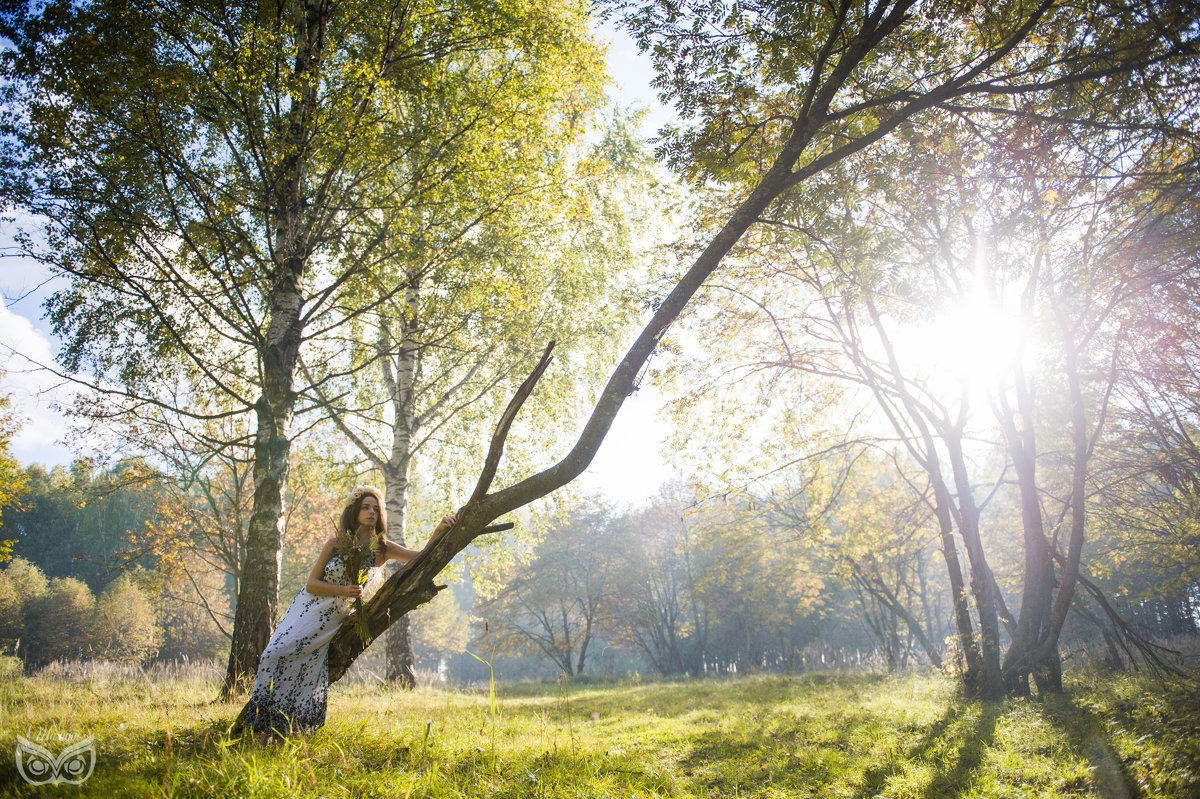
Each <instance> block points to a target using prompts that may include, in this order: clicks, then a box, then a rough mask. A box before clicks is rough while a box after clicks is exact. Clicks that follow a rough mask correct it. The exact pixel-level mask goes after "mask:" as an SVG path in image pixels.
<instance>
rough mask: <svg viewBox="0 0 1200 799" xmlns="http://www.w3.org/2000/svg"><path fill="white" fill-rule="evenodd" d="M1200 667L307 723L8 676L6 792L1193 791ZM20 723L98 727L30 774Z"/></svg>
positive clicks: (821, 678) (25, 728)
mask: <svg viewBox="0 0 1200 799" xmlns="http://www.w3.org/2000/svg"><path fill="white" fill-rule="evenodd" d="M1198 688H1200V683H1198V680H1197V678H1196V676H1194V675H1193V676H1190V677H1186V678H1173V679H1171V680H1168V681H1166V682H1163V681H1159V680H1155V679H1153V678H1149V677H1145V676H1142V677H1138V676H1104V677H1100V676H1095V677H1090V678H1086V679H1076V680H1074V681H1073V682H1072V683H1071V689H1070V692H1069V694H1068V695H1067V696H1066V697H1063V698H1060V699H1055V700H1053V701H1048V702H1040V701H1030V700H1012V701H1005V702H997V703H980V702H969V701H964V700H962V699H961V698H959V697H958V696H956V694H955V692H954V690H953V686H952V684H951V682H949V681H948V680H947V679H946V678H944V677H942V676H939V675H936V674H920V675H905V676H900V677H878V676H868V675H828V674H817V675H806V676H801V677H774V676H764V677H752V678H743V679H738V680H732V681H713V680H702V681H680V682H662V683H657V682H650V683H645V684H639V683H636V682H635V683H631V682H629V681H626V682H623V683H620V684H609V685H601V684H596V683H591V684H575V683H571V684H567V683H558V684H554V683H551V684H544V685H519V686H512V687H501V688H499V690H498V697H497V699H496V702H495V705H494V706H493V705H492V703H491V702H490V700H489V696H488V693H487V691H486V690H484V691H483V692H480V693H464V692H453V691H439V690H428V689H422V690H418V691H415V692H402V691H391V690H380V689H378V688H374V687H367V686H359V687H350V688H344V687H340V686H339V687H335V689H334V695H333V696H332V698H331V701H330V708H329V723H328V725H327V726H326V727H325V728H324V729H322V730H321V731H319V732H318V733H316V734H314V735H312V736H308V737H304V738H300V739H297V740H294V741H291V742H288V743H286V744H284V745H282V746H276V747H271V748H265V749H264V748H260V747H259V746H258V745H257V744H255V743H253V742H252V741H251V740H250V739H249V738H246V739H244V740H239V741H232V742H231V741H229V740H228V739H227V738H226V737H225V729H226V727H227V725H228V724H229V722H230V721H231V720H232V718H233V716H234V714H235V713H236V711H237V708H238V706H237V705H235V704H214V703H212V702H211V699H212V697H213V696H215V694H216V686H215V684H214V683H212V682H210V681H205V680H202V679H198V678H186V677H180V678H178V679H173V680H164V681H152V680H149V679H120V678H113V677H105V676H103V675H100V676H92V677H89V678H86V679H82V680H79V679H76V680H65V679H48V678H36V679H31V678H24V677H16V678H13V677H9V678H7V679H3V680H0V747H2V748H3V753H0V794H3V795H21V796H25V795H46V796H50V795H53V796H60V795H75V794H83V795H89V796H130V797H144V796H197V797H208V796H263V797H266V796H280V797H300V796H325V797H338V796H400V797H408V796H411V797H462V796H480V797H484V796H486V797H491V796H500V797H549V796H562V797H640V796H678V797H691V796H719V797H751V796H756V797H785V796H820V797H868V796H887V797H978V796H989V797H992V796H995V797H1001V796H1003V797H1030V796H1044V797H1058V796H1096V797H1115V796H1146V797H1157V796H1163V797H1181V798H1182V797H1196V796H1200V691H1198V690H1197V689H1198ZM18 735H21V736H24V737H26V738H28V739H30V740H39V741H41V742H43V745H44V746H45V747H46V748H47V749H49V750H51V751H52V752H53V753H57V752H58V751H59V750H60V749H61V748H62V747H63V746H65V745H66V744H68V743H70V742H71V741H73V740H75V739H77V738H80V737H86V736H92V737H93V738H94V740H95V749H96V762H95V770H94V772H93V773H92V776H91V777H90V778H89V779H88V780H87V781H86V782H84V783H83V785H82V786H80V787H75V786H71V785H61V784H60V785H55V786H43V787H40V788H30V786H28V785H27V784H26V783H25V782H24V780H23V779H22V778H21V777H20V775H19V774H18V772H17V769H16V765H15V760H14V754H13V753H14V750H15V747H16V743H17V741H16V738H17V736H18Z"/></svg>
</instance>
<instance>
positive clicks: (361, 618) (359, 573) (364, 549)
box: [334, 522, 383, 646]
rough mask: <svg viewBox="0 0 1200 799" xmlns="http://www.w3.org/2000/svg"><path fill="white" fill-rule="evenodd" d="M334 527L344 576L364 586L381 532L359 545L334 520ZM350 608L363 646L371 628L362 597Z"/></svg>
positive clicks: (355, 599) (366, 641)
mask: <svg viewBox="0 0 1200 799" xmlns="http://www.w3.org/2000/svg"><path fill="white" fill-rule="evenodd" d="M334 527H335V536H336V538H337V544H338V551H339V552H340V553H341V555H342V565H343V566H345V568H346V577H347V578H348V579H350V580H353V581H354V584H355V585H358V586H365V585H366V584H367V577H368V576H369V573H368V571H367V569H368V568H369V567H370V566H372V565H374V564H375V551H376V550H377V549H378V548H379V546H380V545H381V544H382V543H383V542H382V540H381V539H382V538H383V534H382V533H376V534H375V535H373V536H371V538H370V539H368V540H367V542H366V543H365V544H363V545H361V546H359V545H358V544H357V543H356V542H355V535H354V533H353V532H352V531H350V530H342V529H341V528H340V527H338V525H337V523H336V522H334ZM351 610H352V611H353V614H354V630H355V632H357V633H358V637H359V638H360V639H362V642H363V645H364V646H365V645H366V644H369V643H370V642H371V628H370V626H369V625H368V624H367V616H366V614H365V613H363V601H362V597H355V598H354V602H353V603H352V605H351Z"/></svg>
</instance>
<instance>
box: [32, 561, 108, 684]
mask: <svg viewBox="0 0 1200 799" xmlns="http://www.w3.org/2000/svg"><path fill="white" fill-rule="evenodd" d="M26 607H27V613H26V622H25V632H24V634H23V635H22V638H21V654H23V655H24V657H25V661H26V663H28V664H30V665H32V666H40V665H43V664H45V663H49V662H50V661H51V660H58V659H60V658H62V659H64V660H73V659H76V658H83V657H88V656H90V655H91V652H92V618H93V615H94V614H95V610H96V599H95V597H93V596H92V591H91V589H90V588H88V587H87V584H86V583H84V582H83V581H82V580H77V579H75V578H74V577H55V578H54V579H53V580H51V581H50V583H49V585H48V586H47V588H46V591H45V593H44V594H42V595H41V596H38V597H36V598H34V599H32V600H31V601H30V602H29V603H28V605H27V606H26Z"/></svg>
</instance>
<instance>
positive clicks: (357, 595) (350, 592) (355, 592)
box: [342, 585, 363, 599]
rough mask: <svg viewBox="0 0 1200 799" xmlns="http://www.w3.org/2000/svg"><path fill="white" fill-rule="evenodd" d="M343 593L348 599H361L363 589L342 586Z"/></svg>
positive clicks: (360, 587)
mask: <svg viewBox="0 0 1200 799" xmlns="http://www.w3.org/2000/svg"><path fill="white" fill-rule="evenodd" d="M342 588H343V589H344V591H343V593H344V594H345V595H346V597H347V598H349V599H362V592H363V587H362V586H361V585H343V586H342Z"/></svg>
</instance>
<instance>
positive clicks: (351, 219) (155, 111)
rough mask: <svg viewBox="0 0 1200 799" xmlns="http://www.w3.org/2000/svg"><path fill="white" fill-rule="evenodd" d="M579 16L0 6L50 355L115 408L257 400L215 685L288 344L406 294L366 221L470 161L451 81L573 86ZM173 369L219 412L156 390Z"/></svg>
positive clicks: (470, 122)
mask: <svg viewBox="0 0 1200 799" xmlns="http://www.w3.org/2000/svg"><path fill="white" fill-rule="evenodd" d="M585 17H586V11H585V10H584V9H583V8H582V7H581V6H578V5H572V4H570V3H561V4H560V3H555V4H550V5H544V4H543V5H538V6H536V7H533V6H528V5H525V4H522V3H482V4H474V3H471V2H465V3H452V4H450V5H446V4H429V3H425V4H422V3H419V2H412V3H409V2H405V3H400V4H395V5H383V6H381V5H379V4H376V3H370V2H348V3H331V2H326V1H325V0H297V2H294V3H291V4H276V5H269V4H267V5H264V4H258V3H244V4H240V5H239V4H233V5H230V4H228V3H214V2H207V0H201V2H191V1H190V0H188V1H187V2H167V3H155V4H143V3H139V2H133V3H129V2H126V1H125V0H96V1H95V2H88V3H74V2H67V1H66V0H62V1H61V2H50V3H45V4H36V5H24V6H14V5H9V6H5V10H4V13H3V16H2V19H0V22H2V27H0V35H2V36H4V37H5V38H7V39H8V40H10V41H12V42H13V43H14V45H15V46H14V47H13V48H11V49H7V50H5V51H4V53H3V66H2V70H3V74H4V76H5V84H4V85H5V98H4V106H5V109H6V113H5V122H4V124H3V134H4V142H5V144H4V153H3V160H4V174H5V178H6V179H5V182H4V189H5V191H4V194H5V201H6V203H11V204H15V205H18V206H20V207H22V208H24V209H25V210H27V211H29V212H31V213H33V214H35V215H37V218H39V219H41V220H42V221H43V222H44V223H45V231H44V238H36V237H28V238H26V239H25V244H26V245H27V246H26V248H27V251H28V254H30V255H32V256H33V257H36V258H39V259H41V260H42V261H44V262H46V263H48V264H50V265H51V266H52V267H53V268H54V270H55V271H56V272H58V273H59V274H62V275H65V276H66V277H67V278H68V287H67V288H65V289H63V290H61V291H59V292H58V293H56V294H55V295H54V296H53V297H52V298H51V299H50V301H49V302H48V305H47V308H48V311H49V314H50V318H51V320H52V322H53V323H54V325H55V328H56V331H57V332H58V334H59V335H60V336H61V337H62V339H63V341H64V345H63V352H62V355H61V359H62V361H63V363H64V365H65V366H66V367H67V368H68V369H69V370H71V371H72V372H79V371H82V370H87V371H89V372H91V374H92V375H93V376H94V380H95V381H96V386H97V387H98V388H100V390H101V391H104V392H115V393H110V394H109V396H111V397H116V398H118V399H120V400H122V401H125V402H127V403H128V404H127V406H126V407H127V408H128V409H129V410H130V412H131V413H133V414H134V415H136V413H137V408H139V407H140V406H141V405H143V404H146V403H149V404H161V405H166V406H167V407H168V409H169V410H170V411H171V412H175V413H181V414H183V415H191V416H196V417H208V418H215V417H218V416H221V415H229V414H238V415H253V417H254V423H253V428H254V501H253V510H252V513H251V516H250V520H249V523H248V530H247V534H246V542H245V566H244V572H245V573H244V579H243V580H242V582H241V590H240V592H239V597H238V603H237V608H236V616H235V621H234V629H233V645H232V648H231V652H230V659H229V667H228V672H227V675H226V682H225V690H226V691H230V690H234V689H236V688H237V687H238V686H240V685H242V684H244V682H245V680H246V679H247V678H248V676H249V675H250V674H252V673H253V671H254V668H255V665H256V663H257V659H258V655H259V653H260V652H261V650H262V648H263V646H264V645H265V643H266V641H267V638H268V636H269V635H270V631H271V622H272V619H273V618H274V616H275V611H276V604H277V601H278V584H279V552H280V538H281V519H282V516H283V513H284V509H283V497H284V491H285V487H286V482H287V476H288V463H289V457H288V455H289V449H290V442H291V436H292V423H293V417H294V415H295V412H296V398H297V396H298V395H299V394H300V393H301V391H302V389H303V386H299V385H297V379H296V368H297V362H298V359H299V357H300V353H301V349H302V347H303V346H304V345H305V344H306V342H307V341H310V340H312V339H314V338H319V337H320V336H322V335H323V334H324V333H326V332H328V330H327V327H326V324H325V323H326V322H327V321H329V317H328V314H329V310H330V307H331V306H332V305H334V304H339V305H344V306H347V307H352V308H354V309H355V310H354V311H353V313H352V315H354V314H362V313H366V312H367V311H368V310H369V309H370V308H371V307H372V305H371V304H370V303H367V304H363V303H357V302H355V303H351V302H348V301H346V300H345V296H346V294H347V292H360V291H361V286H362V284H363V281H364V280H365V279H366V277H367V276H368V275H372V274H373V275H375V276H376V278H377V279H378V280H380V281H381V282H382V284H383V286H384V290H383V294H384V296H385V297H390V296H393V295H395V294H396V293H397V292H400V291H402V289H403V276H402V275H395V274H390V275H389V274H387V273H386V271H384V269H383V267H384V265H386V264H388V263H389V262H391V261H392V260H393V256H394V255H395V254H396V253H397V252H398V251H399V250H400V248H401V247H402V243H401V242H397V241H396V240H395V239H394V238H392V237H389V236H388V235H386V234H387V230H388V229H387V227H386V226H382V227H381V226H380V225H379V224H378V220H379V218H380V214H381V213H384V212H388V213H390V212H392V211H394V209H397V208H403V207H406V206H407V205H408V204H410V203H411V201H412V199H413V198H416V197H421V196H423V195H424V194H425V193H426V192H428V191H429V190H430V188H431V187H432V186H436V185H437V184H438V183H439V182H440V181H442V180H443V179H445V177H446V176H447V175H450V174H453V173H455V172H456V171H458V170H459V169H461V168H462V165H463V163H464V160H469V157H470V154H469V153H468V154H467V155H464V152H463V150H462V143H463V142H466V141H468V140H469V139H470V136H469V134H470V132H471V131H472V130H474V129H476V128H480V127H484V128H486V127H487V125H488V118H487V116H486V113H485V111H486V106H481V105H480V104H479V103H478V102H477V100H478V99H479V98H477V97H472V96H471V94H470V91H469V90H467V89H464V87H470V86H472V85H474V84H475V83H477V82H478V83H479V84H480V85H487V81H484V80H482V76H484V75H487V74H493V73H494V72H496V71H497V70H499V71H505V72H507V73H508V74H510V75H511V76H513V79H512V80H511V81H510V85H519V84H520V77H521V76H534V75H542V74H550V75H554V76H556V78H555V79H556V80H557V81H559V83H560V85H561V86H563V87H569V86H570V85H571V83H572V82H573V78H572V77H571V76H572V74H575V73H574V70H575V65H576V64H578V63H580V62H579V61H578V58H580V57H582V58H584V59H585V61H586V59H587V57H588V54H590V53H591V51H592V49H593V47H594V45H593V44H592V43H591V41H590V39H589V38H588V37H587V36H586V33H585V30H586V29H585V25H584V20H585ZM539 80H540V79H539ZM535 82H536V81H535ZM487 99H488V101H489V103H491V102H492V101H493V100H494V99H495V98H490V97H489V98H487ZM534 132H536V131H534ZM532 144H533V142H528V143H527V145H526V146H529V145H532ZM405 159H407V164H406V167H407V168H406V171H405V172H404V174H402V175H397V174H396V173H395V167H396V165H397V164H398V163H400V162H401V161H402V160H405ZM333 318H334V319H336V321H337V323H338V324H342V323H344V322H345V316H343V315H336V316H335V317H333ZM172 384H182V385H184V386H188V385H199V386H201V387H202V389H203V390H206V391H208V392H212V393H216V394H217V395H219V399H220V401H221V405H225V406H232V407H231V408H230V409H229V410H224V409H222V410H217V409H212V408H210V407H209V406H208V405H207V404H201V403H192V402H189V401H188V400H189V396H187V395H186V393H185V395H184V396H183V397H182V399H183V400H184V401H183V402H182V403H179V404H175V403H173V402H172V401H171V395H170V393H169V391H167V390H165V389H170V388H171V387H172ZM202 393H203V391H202Z"/></svg>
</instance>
